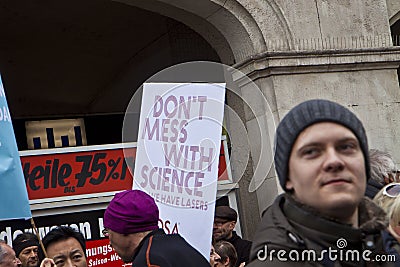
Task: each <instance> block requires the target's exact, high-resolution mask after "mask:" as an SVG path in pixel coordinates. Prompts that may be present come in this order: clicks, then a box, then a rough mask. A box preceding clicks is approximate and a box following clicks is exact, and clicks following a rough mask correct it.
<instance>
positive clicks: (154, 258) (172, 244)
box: [103, 190, 210, 267]
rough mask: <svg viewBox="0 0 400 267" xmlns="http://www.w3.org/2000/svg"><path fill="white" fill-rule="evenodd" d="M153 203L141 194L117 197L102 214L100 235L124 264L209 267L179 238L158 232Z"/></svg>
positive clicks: (131, 193)
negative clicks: (102, 235)
mask: <svg viewBox="0 0 400 267" xmlns="http://www.w3.org/2000/svg"><path fill="white" fill-rule="evenodd" d="M158 220H159V211H158V207H157V205H156V203H155V201H154V199H153V198H152V197H151V196H149V195H148V194H147V193H145V192H143V191H140V190H126V191H123V192H120V193H117V194H116V195H115V196H114V198H113V199H112V200H111V202H110V204H109V205H108V207H107V209H106V211H105V212H104V227H105V228H104V231H103V234H104V235H105V236H107V237H108V238H109V239H110V245H111V246H112V247H113V248H114V250H115V251H116V252H117V253H118V255H119V256H120V257H121V259H122V260H123V261H124V262H125V263H130V262H132V266H134V267H147V266H161V267H163V266H174V267H180V266H182V267H210V263H209V262H208V260H206V258H204V257H203V256H202V255H201V254H200V252H198V251H197V250H196V249H194V248H193V247H192V246H191V245H190V244H189V243H188V242H186V240H185V239H183V238H182V237H181V236H180V235H179V234H168V235H167V234H166V233H165V232H164V230H163V229H159V228H158Z"/></svg>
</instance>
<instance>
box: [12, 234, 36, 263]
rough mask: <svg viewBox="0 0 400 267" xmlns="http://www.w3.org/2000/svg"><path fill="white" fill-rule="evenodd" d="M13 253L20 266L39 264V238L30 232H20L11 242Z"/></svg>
mask: <svg viewBox="0 0 400 267" xmlns="http://www.w3.org/2000/svg"><path fill="white" fill-rule="evenodd" d="M12 246H13V249H14V251H15V255H17V257H18V258H19V260H20V261H21V264H22V265H21V266H22V267H37V266H39V264H40V262H39V256H38V250H39V240H38V238H37V236H36V235H34V234H32V233H22V234H20V235H18V236H17V237H16V238H15V239H14V240H13V242H12Z"/></svg>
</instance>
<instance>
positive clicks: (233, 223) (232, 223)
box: [229, 221, 236, 230]
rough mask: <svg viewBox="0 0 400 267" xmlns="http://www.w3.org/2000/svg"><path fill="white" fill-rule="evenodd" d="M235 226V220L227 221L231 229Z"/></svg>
mask: <svg viewBox="0 0 400 267" xmlns="http://www.w3.org/2000/svg"><path fill="white" fill-rule="evenodd" d="M235 226H236V222H234V221H232V222H230V223H229V229H231V230H233V229H234V228H235Z"/></svg>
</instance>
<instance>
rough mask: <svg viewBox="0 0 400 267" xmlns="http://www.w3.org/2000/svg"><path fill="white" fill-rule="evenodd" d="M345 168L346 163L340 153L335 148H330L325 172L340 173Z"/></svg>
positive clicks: (327, 153)
mask: <svg viewBox="0 0 400 267" xmlns="http://www.w3.org/2000/svg"><path fill="white" fill-rule="evenodd" d="M343 167H344V162H343V159H342V158H341V155H340V153H339V152H338V151H337V150H336V149H335V148H334V147H331V148H328V149H327V150H326V157H325V162H324V169H325V171H340V170H342V169H343Z"/></svg>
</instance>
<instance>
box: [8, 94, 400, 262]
mask: <svg viewBox="0 0 400 267" xmlns="http://www.w3.org/2000/svg"><path fill="white" fill-rule="evenodd" d="M274 163H275V169H276V173H277V175H278V179H279V182H280V185H281V187H282V189H283V190H284V193H283V194H281V195H279V196H278V197H277V198H276V200H275V202H274V203H273V204H272V205H271V206H269V207H268V208H267V210H266V211H265V212H263V217H262V220H261V222H260V225H259V228H258V230H257V232H256V233H255V236H254V238H253V240H252V242H251V241H248V240H244V239H242V238H241V237H240V236H239V235H238V234H237V233H236V231H235V230H234V229H235V227H236V223H237V220H238V214H237V212H236V211H235V210H234V209H232V208H231V207H229V206H217V207H216V208H215V216H214V225H213V236H212V244H210V246H211V250H210V257H209V258H208V259H205V258H204V257H203V256H202V255H201V254H200V253H199V252H198V251H197V250H196V249H195V248H193V247H192V246H191V245H190V244H189V243H188V242H187V241H186V240H185V239H184V238H183V237H182V236H180V235H179V234H166V233H165V232H164V231H163V230H162V229H160V228H159V227H158V221H159V210H158V207H157V205H156V203H155V201H154V199H153V198H152V197H151V196H149V195H148V194H146V193H145V192H143V191H139V190H127V191H123V192H120V193H117V194H116V195H115V196H114V198H113V199H112V201H111V202H110V204H109V205H108V207H107V209H106V211H105V213H104V231H103V234H104V236H106V237H108V239H109V242H110V245H111V246H112V247H113V249H114V250H115V252H116V253H117V254H118V255H119V256H120V257H121V259H122V260H123V261H124V262H126V263H132V264H133V266H135V267H141V266H177V267H179V266H185V267H190V266H198V267H202V266H204V267H205V266H210V265H211V266H213V267H215V266H218V267H221V266H228V267H243V266H245V265H246V266H251V267H256V266H274V267H275V266H332V267H336V266H400V254H399V253H400V244H399V242H400V180H399V175H400V172H399V171H398V170H397V168H396V164H395V163H394V160H393V159H392V157H391V156H390V154H388V153H387V152H384V151H380V150H376V149H369V147H368V140H367V136H366V132H365V129H364V126H363V124H362V122H361V121H360V120H359V119H358V118H357V116H356V115H355V114H354V113H352V112H351V111H350V110H349V109H347V108H346V107H344V106H342V105H339V104H337V103H335V102H331V101H327V100H320V99H319V100H309V101H306V102H303V103H300V104H299V105H297V106H296V107H294V108H293V109H292V110H290V111H289V112H288V114H287V115H286V116H285V117H284V118H283V119H282V120H281V122H280V124H279V125H278V127H277V130H276V142H275V155H274ZM43 246H44V249H45V252H46V255H41V252H40V251H41V249H40V246H39V240H38V238H37V237H36V236H35V235H34V234H30V233H23V234H21V235H19V236H17V237H16V238H15V240H13V243H12V247H10V246H9V245H7V243H6V242H4V241H0V266H22V267H39V266H40V267H54V266H57V267H64V266H78V267H86V266H87V261H86V255H85V251H86V249H85V239H84V237H83V235H82V234H81V233H79V232H78V231H76V230H74V229H72V228H70V227H66V226H60V227H57V228H55V229H52V230H51V231H50V232H49V233H47V234H46V236H45V237H44V238H43Z"/></svg>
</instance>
